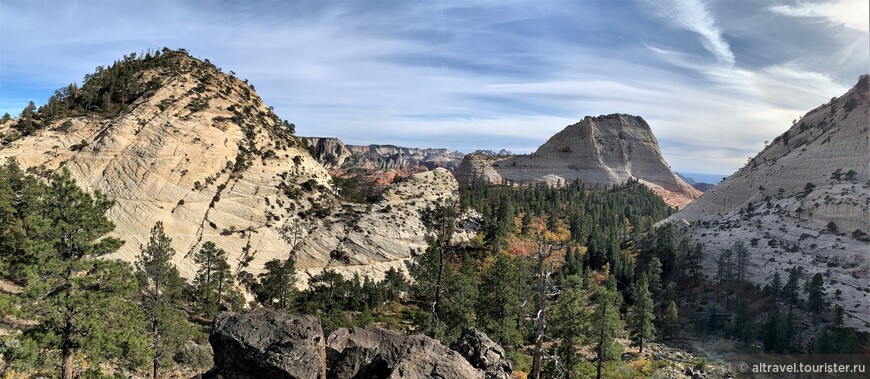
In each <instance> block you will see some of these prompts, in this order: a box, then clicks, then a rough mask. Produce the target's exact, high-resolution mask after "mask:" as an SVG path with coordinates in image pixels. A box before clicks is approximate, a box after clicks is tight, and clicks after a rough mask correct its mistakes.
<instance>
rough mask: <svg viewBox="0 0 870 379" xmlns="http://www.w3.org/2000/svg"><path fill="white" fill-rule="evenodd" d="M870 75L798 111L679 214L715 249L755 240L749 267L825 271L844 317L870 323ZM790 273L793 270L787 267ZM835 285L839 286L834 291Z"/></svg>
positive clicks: (755, 271)
mask: <svg viewBox="0 0 870 379" xmlns="http://www.w3.org/2000/svg"><path fill="white" fill-rule="evenodd" d="M868 120H870V78H868V76H867V75H864V76H862V77H861V78H860V80H859V81H858V83H857V84H856V85H855V87H853V88H852V89H851V90H850V91H848V92H847V93H846V94H845V95H843V96H840V97H839V98H835V99H833V100H832V101H831V102H829V103H827V104H825V105H822V106H820V107H818V108H816V109H814V110H812V111H810V112H809V113H807V114H806V115H804V116H803V117H801V118H800V119H799V120H797V121H796V122H795V123H794V125H792V126H791V128H789V129H788V130H787V131H786V132H785V133H783V134H782V135H780V136H779V137H777V138H776V139H774V140H773V141H772V142H771V143H770V145H768V146H767V147H766V148H765V149H764V150H762V151H761V152H760V153H758V155H756V156H755V157H753V158H752V159H751V160H750V161H749V163H747V164H746V166H744V167H743V168H741V169H740V170H739V171H737V172H736V173H734V174H733V175H731V176H729V177H728V178H727V179H725V180H724V181H722V182H721V183H719V184H717V185H716V186H715V187H714V188H713V189H711V190H710V191H708V192H706V193H705V194H704V195H703V196H701V198H699V199H698V200H696V201H695V202H693V203H692V204H690V205H689V206H688V207H686V208H685V209H683V210H681V211H680V212H678V213H677V214H675V215H673V216H672V217H671V220H674V221H680V222H681V225H683V226H684V227H683V229H684V230H685V233H687V234H688V235H690V236H691V237H693V238H695V239H697V240H698V241H700V242H703V243H705V244H706V246H707V250H708V251H710V252H711V253H710V254H708V255H709V256H710V258H711V259H708V262H707V265H708V267H710V270H712V271H709V272H715V268H714V267H713V266H714V262H713V261H712V258H714V256H716V255H718V253H717V252H718V251H719V250H721V249H724V248H726V247H728V246H730V245H731V244H732V243H734V242H735V241H744V242H745V243H746V245H747V246H748V248H749V251H750V256H751V260H750V262H749V272H750V275H749V277H750V278H751V279H752V280H753V281H754V282H756V283H759V284H762V285H763V284H764V283H767V282H768V281H769V280H770V277H771V276H772V275H773V273H774V272H776V271H779V272H780V274H781V275H785V272H784V270H786V269H789V268H791V267H802V268H803V275H804V277H809V276H812V275H814V274H815V273H822V274H823V275H824V277H825V282H826V290H827V299H829V300H830V301H832V302H833V303H835V304H839V305H842V306H843V308H844V309H845V311H846V314H847V317H846V320H845V322H846V324H847V325H849V326H854V327H857V328H859V329H862V330H870V295H868V293H870V286H868V284H867V283H868V282H867V280H868V277H870V254H868V253H870V239H868V233H870V219H868V216H867V215H868V214H870V175H868V174H870V172H868V170H870V131H868V128H870V121H868ZM783 277H785V276H783ZM837 290H840V291H841V295H840V296H839V298H838V297H836V296H835V292H836V291H837Z"/></svg>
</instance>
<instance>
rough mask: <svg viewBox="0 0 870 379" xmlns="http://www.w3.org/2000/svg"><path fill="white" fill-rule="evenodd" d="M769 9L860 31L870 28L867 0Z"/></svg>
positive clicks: (781, 6)
mask: <svg viewBox="0 0 870 379" xmlns="http://www.w3.org/2000/svg"><path fill="white" fill-rule="evenodd" d="M767 9H768V10H769V11H771V12H773V13H776V14H781V15H784V16H790V17H812V18H819V19H822V20H824V21H827V22H829V23H831V24H834V25H842V26H845V27H848V28H852V29H855V30H858V31H862V32H867V31H868V29H870V16H868V15H870V2H868V1H865V0H840V1H835V2H822V3H813V2H807V3H797V5H793V6H792V5H776V6H771V7H769V8H767Z"/></svg>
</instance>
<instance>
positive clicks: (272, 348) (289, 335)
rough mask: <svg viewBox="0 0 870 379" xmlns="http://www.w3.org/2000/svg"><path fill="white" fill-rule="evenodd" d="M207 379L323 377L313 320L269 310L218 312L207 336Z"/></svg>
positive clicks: (321, 346)
mask: <svg viewBox="0 0 870 379" xmlns="http://www.w3.org/2000/svg"><path fill="white" fill-rule="evenodd" d="M209 342H210V343H211V346H212V349H213V350H214V364H215V368H214V369H212V370H211V371H209V373H208V374H207V375H206V377H209V378H227V379H230V378H239V379H243V378H276V379H285V378H286V379H309V378H311V379H314V378H321V379H322V378H326V355H325V351H324V346H325V345H324V339H323V330H322V329H321V328H320V321H318V320H317V318H316V317H314V316H291V315H288V314H286V313H282V312H276V311H272V310H268V309H263V308H261V309H257V310H253V311H250V312H247V313H222V314H220V315H218V317H217V318H216V319H215V322H214V325H213V327H212V332H211V336H210V337H209Z"/></svg>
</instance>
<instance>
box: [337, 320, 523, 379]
mask: <svg viewBox="0 0 870 379" xmlns="http://www.w3.org/2000/svg"><path fill="white" fill-rule="evenodd" d="M483 337H484V338H485V339H486V340H489V338H487V337H486V336H485V335H484V336H483ZM327 341H328V345H327V348H326V350H327V361H328V366H329V372H328V377H329V378H330V379H349V378H484V377H485V374H484V371H483V368H482V367H478V368H475V367H476V366H473V364H472V363H469V361H467V360H466V359H465V358H464V357H463V355H462V354H460V353H457V352H456V351H453V350H450V349H448V348H447V347H445V346H444V345H441V344H440V343H439V342H438V341H437V340H434V339H432V338H429V337H426V336H422V335H414V336H404V335H401V334H399V333H396V332H392V331H389V330H385V329H381V328H377V327H367V328H353V329H344V328H340V329H338V330H336V331H334V332H333V333H332V334H330V335H329V338H328V339H327ZM496 348H497V349H499V350H500V349H501V347H498V346H497V345H496ZM507 375H508V376H509V375H510V371H509V368H508V373H507ZM508 376H505V377H508ZM486 377H487V378H489V376H486Z"/></svg>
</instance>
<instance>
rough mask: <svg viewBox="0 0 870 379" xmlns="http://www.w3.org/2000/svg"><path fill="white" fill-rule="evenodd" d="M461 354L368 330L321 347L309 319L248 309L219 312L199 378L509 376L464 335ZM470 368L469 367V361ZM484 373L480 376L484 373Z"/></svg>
mask: <svg viewBox="0 0 870 379" xmlns="http://www.w3.org/2000/svg"><path fill="white" fill-rule="evenodd" d="M463 341H464V342H462V343H460V344H459V345H458V346H459V347H460V348H462V349H463V351H462V353H459V352H456V351H454V350H451V349H449V348H447V347H446V346H444V345H441V343H439V342H438V341H437V340H434V339H432V338H429V337H426V336H423V335H412V336H406V335H403V334H401V333H398V332H393V331H390V330H386V329H382V328H379V327H374V326H369V327H365V328H359V327H355V328H352V329H345V328H339V329H336V330H334V331H333V332H332V333H330V334H329V337H327V338H326V339H325V340H324V338H323V331H322V330H321V327H320V323H319V322H318V321H317V318H315V317H312V316H292V315H289V314H287V313H284V312H280V311H275V310H269V309H262V308H260V309H255V310H252V311H248V312H245V313H222V314H220V315H219V316H218V317H217V318H216V319H215V322H214V326H213V328H212V333H211V336H210V337H209V342H210V343H211V345H212V348H213V349H214V354H215V356H214V368H212V369H211V370H210V371H209V372H208V373H207V374H206V375H205V376H206V377H207V378H225V379H231V378H240V379H247V378H294V379H295V378H312V379H314V378H330V379H350V378H371V379H376V378H415V379H420V378H441V379H477V378H479V379H483V378H508V377H510V364H508V363H507V362H506V361H505V360H504V350H503V349H502V348H501V347H500V346H498V345H496V344H495V343H493V342H492V341H491V340H490V339H489V338H488V337H486V335H485V334H482V333H479V332H476V331H469V332H468V333H466V334H464V337H463ZM466 359H471V360H472V361H471V362H470V361H469V360H466ZM484 371H486V373H485V372H484Z"/></svg>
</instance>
